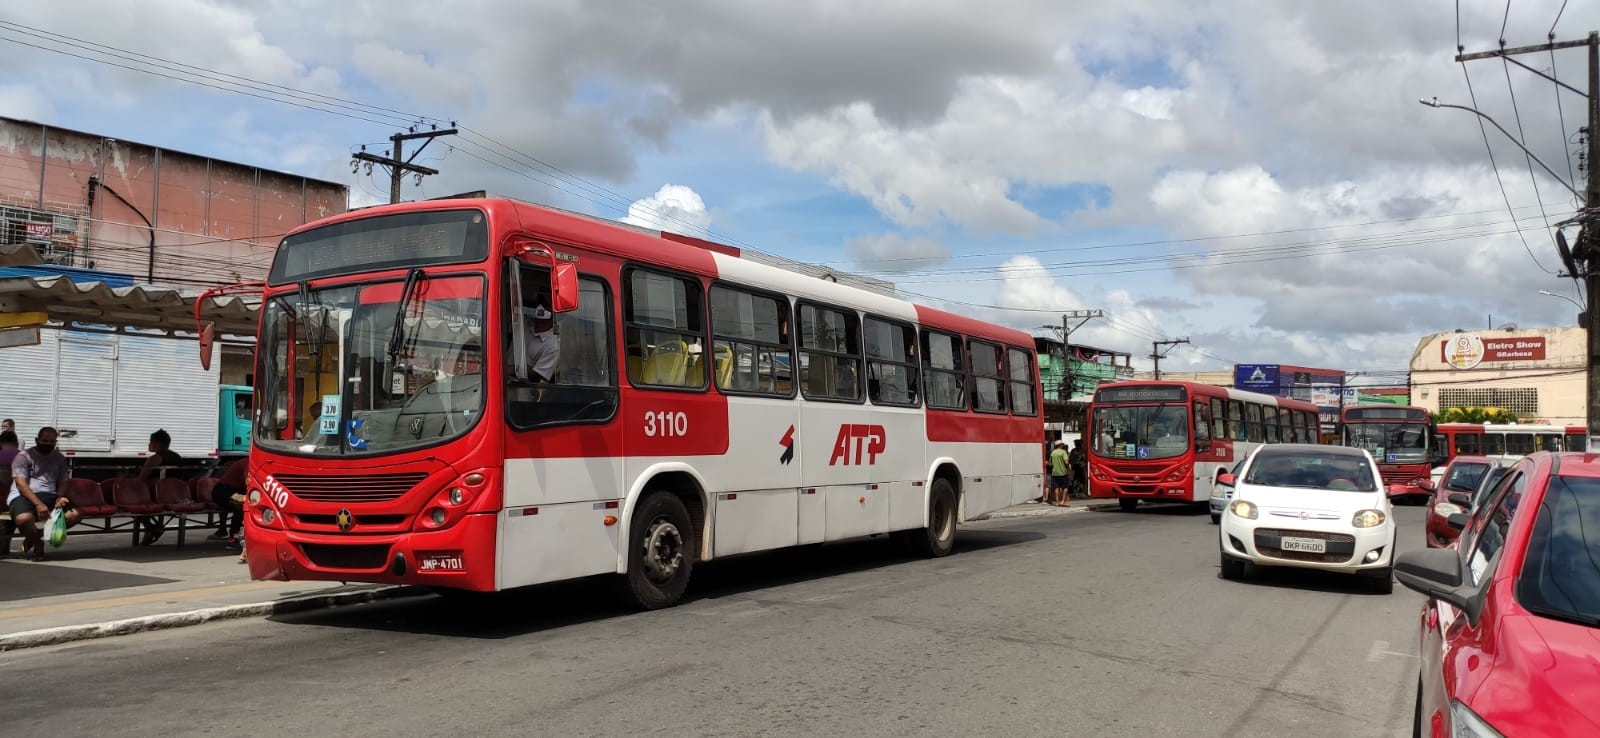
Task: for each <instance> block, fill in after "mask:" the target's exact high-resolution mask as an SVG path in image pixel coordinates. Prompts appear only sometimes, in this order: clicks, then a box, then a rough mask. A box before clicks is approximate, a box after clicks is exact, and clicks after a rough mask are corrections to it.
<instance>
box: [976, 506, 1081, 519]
mask: <svg viewBox="0 0 1600 738" xmlns="http://www.w3.org/2000/svg"><path fill="white" fill-rule="evenodd" d="M1089 509H1090V508H1089V506H1087V505H1070V506H1068V507H1042V508H1038V509H1035V510H1015V511H1006V510H996V511H994V512H992V513H989V514H988V515H982V516H979V517H977V518H973V519H972V520H969V521H967V522H969V523H970V522H975V521H978V520H1004V519H1007V518H1042V517H1050V516H1054V515H1071V514H1073V513H1080V512H1086V511H1088V510H1089Z"/></svg>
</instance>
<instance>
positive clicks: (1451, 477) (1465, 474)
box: [1444, 462, 1489, 492]
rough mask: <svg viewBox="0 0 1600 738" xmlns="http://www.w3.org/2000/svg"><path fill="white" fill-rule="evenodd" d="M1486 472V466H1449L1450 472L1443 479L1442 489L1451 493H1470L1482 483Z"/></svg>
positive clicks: (1465, 464) (1469, 463) (1472, 464)
mask: <svg viewBox="0 0 1600 738" xmlns="http://www.w3.org/2000/svg"><path fill="white" fill-rule="evenodd" d="M1488 471H1489V465H1488V464H1477V463H1471V462H1468V463H1461V462H1457V463H1454V464H1451V465H1450V471H1449V472H1447V473H1446V474H1445V477H1444V488H1445V489H1447V490H1450V491H1452V492H1472V491H1473V490H1476V489H1477V488H1478V483H1479V482H1481V481H1483V475H1484V474H1486V473H1488Z"/></svg>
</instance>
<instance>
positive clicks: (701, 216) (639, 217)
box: [622, 184, 711, 236]
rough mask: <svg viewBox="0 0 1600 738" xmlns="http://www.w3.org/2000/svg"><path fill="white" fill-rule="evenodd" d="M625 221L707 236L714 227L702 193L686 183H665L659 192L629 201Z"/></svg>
mask: <svg viewBox="0 0 1600 738" xmlns="http://www.w3.org/2000/svg"><path fill="white" fill-rule="evenodd" d="M622 222H624V223H632V224H634V225H636V226H639V227H641V228H653V229H655V230H658V231H671V232H673V233H682V234H684V235H689V236H704V235H705V232H706V229H707V228H710V227H711V213H710V212H709V211H707V210H706V203H705V201H704V200H702V199H700V195H699V193H696V192H695V191H694V190H692V189H690V188H689V187H686V186H684V185H676V184H664V185H661V189H659V190H656V194H654V195H651V196H649V197H646V198H643V199H640V200H635V201H633V203H632V204H630V205H628V215H627V216H626V217H624V218H623V219H622Z"/></svg>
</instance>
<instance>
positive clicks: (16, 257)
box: [0, 243, 44, 267]
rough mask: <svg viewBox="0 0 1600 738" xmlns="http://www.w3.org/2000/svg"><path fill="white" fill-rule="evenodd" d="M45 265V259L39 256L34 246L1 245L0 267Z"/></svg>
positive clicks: (25, 244) (23, 244)
mask: <svg viewBox="0 0 1600 738" xmlns="http://www.w3.org/2000/svg"><path fill="white" fill-rule="evenodd" d="M42 263H44V258H43V257H41V256H39V252H38V250H36V249H34V248H33V244H27V243H17V244H0V266H8V267H15V266H34V265H35V264H42Z"/></svg>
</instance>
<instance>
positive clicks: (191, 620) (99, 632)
mask: <svg viewBox="0 0 1600 738" xmlns="http://www.w3.org/2000/svg"><path fill="white" fill-rule="evenodd" d="M422 591H423V590H420V589H417V588H416V587H407V586H399V585H395V586H387V587H378V588H371V589H360V590H355V591H345V592H334V593H330V594H319V595H307V596H304V597H292V598H288V599H282V600H273V601H271V602H252V603H248V604H242V605H222V606H220V607H207V608H203V609H200V610H190V611H188V612H175V613H162V614H160V615H145V616H142V617H137V618H126V619H123V620H112V621H109V622H105V623H90V624H88V625H66V626H61V627H59V628H40V629H38V630H25V631H23V632H21V633H12V634H10V635H3V636H0V652H5V651H15V650H17V649H21V648H38V647H40V646H54V645H57V644H61V643H70V642H72V641H84V640H90V639H94V638H110V637H112V636H120V635H130V634H133V633H143V632H146V631H152V630H167V629H171V628H183V627H187V626H190V625H200V624H201V623H209V622H213V621H216V620H232V619H237V618H251V617H265V616H269V615H288V614H291V613H299V612H306V611H309V610H322V609H326V608H331V607H342V606H345V605H359V604H362V603H365V602H376V601H379V600H388V599H394V598H396V597H407V596H411V595H415V594H418V593H420V592H422Z"/></svg>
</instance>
